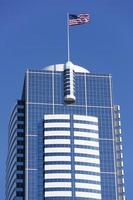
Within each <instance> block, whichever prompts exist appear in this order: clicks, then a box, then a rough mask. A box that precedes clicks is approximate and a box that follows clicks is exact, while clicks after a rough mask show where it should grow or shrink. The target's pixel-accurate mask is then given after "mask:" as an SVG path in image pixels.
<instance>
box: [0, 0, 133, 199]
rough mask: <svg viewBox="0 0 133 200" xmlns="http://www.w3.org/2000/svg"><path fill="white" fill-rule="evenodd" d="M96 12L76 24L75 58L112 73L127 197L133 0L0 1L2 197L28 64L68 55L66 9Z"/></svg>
mask: <svg viewBox="0 0 133 200" xmlns="http://www.w3.org/2000/svg"><path fill="white" fill-rule="evenodd" d="M67 12H70V13H91V21H92V22H91V23H90V24H88V25H84V26H77V27H73V28H72V29H71V60H72V61H73V63H75V64H79V65H81V66H86V67H87V68H88V69H89V70H90V71H92V72H97V73H98V72H99V73H111V74H112V75H113V86H114V97H115V98H114V100H115V103H116V104H120V105H121V117H122V129H123V143H124V162H125V180H126V193H127V199H128V200H132V196H133V193H132V190H133V189H132V187H133V186H132V179H133V170H132V169H133V156H132V153H133V144H132V143H133V133H132V126H133V121H132V120H133V85H132V82H133V1H132V0H36V1H35V0H23V1H18V0H12V1H9V0H0V91H1V95H0V200H4V190H5V181H4V179H5V160H6V154H7V126H8V119H9V115H10V112H11V109H12V106H13V105H14V102H15V101H16V99H17V98H19V97H20V95H21V90H22V85H23V79H24V72H25V70H26V68H27V67H30V68H35V69H36V68H37V69H40V68H42V67H43V66H47V65H49V64H55V63H64V62H66V60H67V48H66V47H67V45H66V44H67V41H66V13H67Z"/></svg>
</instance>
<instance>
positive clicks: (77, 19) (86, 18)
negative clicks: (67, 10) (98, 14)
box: [69, 14, 90, 26]
mask: <svg viewBox="0 0 133 200" xmlns="http://www.w3.org/2000/svg"><path fill="white" fill-rule="evenodd" d="M88 22H90V15H89V14H80V15H74V14H69V26H75V25H80V24H85V23H88Z"/></svg>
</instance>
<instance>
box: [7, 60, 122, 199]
mask: <svg viewBox="0 0 133 200" xmlns="http://www.w3.org/2000/svg"><path fill="white" fill-rule="evenodd" d="M124 193H125V192H124V178H123V155H122V137H121V125H120V107H119V106H118V105H115V104H114V102H113V98H112V77H111V75H110V74H94V73H92V72H89V71H88V70H87V69H85V68H83V67H80V66H77V65H74V64H72V63H71V62H67V63H66V64H60V65H52V66H48V67H45V68H44V69H42V70H27V72H26V75H25V81H24V87H23V92H22V98H21V100H19V101H18V102H17V103H16V106H15V107H14V109H13V112H12V114H11V118H10V122H9V143H8V159H7V176H6V200H76V199H77V200H124V199H125V194H124Z"/></svg>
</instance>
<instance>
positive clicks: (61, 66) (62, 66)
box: [42, 61, 90, 73]
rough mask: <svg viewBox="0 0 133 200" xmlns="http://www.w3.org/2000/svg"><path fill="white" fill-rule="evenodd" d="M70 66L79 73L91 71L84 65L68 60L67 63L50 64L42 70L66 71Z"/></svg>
mask: <svg viewBox="0 0 133 200" xmlns="http://www.w3.org/2000/svg"><path fill="white" fill-rule="evenodd" d="M68 67H69V68H71V69H73V70H74V71H75V72H77V73H90V72H89V71H88V70H87V69H85V68H84V67H81V66H78V65H75V64H73V63H72V62H70V61H68V62H67V63H66V64H55V65H50V66H47V67H44V68H43V69H42V70H46V71H64V69H66V68H68Z"/></svg>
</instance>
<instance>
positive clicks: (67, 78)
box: [64, 65, 76, 103]
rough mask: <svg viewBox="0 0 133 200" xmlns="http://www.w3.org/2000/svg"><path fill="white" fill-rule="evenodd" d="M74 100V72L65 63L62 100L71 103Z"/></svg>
mask: <svg viewBox="0 0 133 200" xmlns="http://www.w3.org/2000/svg"><path fill="white" fill-rule="evenodd" d="M75 100H76V98H75V72H74V70H73V69H72V67H71V66H70V65H66V68H65V70H64V101H65V102H66V103H73V102H75Z"/></svg>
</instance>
